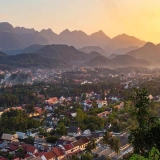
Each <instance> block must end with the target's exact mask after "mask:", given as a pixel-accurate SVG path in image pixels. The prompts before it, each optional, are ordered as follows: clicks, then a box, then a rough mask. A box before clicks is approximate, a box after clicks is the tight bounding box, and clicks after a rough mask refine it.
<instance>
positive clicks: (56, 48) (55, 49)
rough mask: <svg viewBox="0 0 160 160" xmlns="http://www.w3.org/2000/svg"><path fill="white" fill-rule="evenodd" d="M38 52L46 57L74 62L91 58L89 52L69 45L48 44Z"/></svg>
mask: <svg viewBox="0 0 160 160" xmlns="http://www.w3.org/2000/svg"><path fill="white" fill-rule="evenodd" d="M37 53H39V54H40V55H41V56H43V57H45V58H50V59H58V60H62V61H66V62H68V63H72V64H76V63H81V62H84V61H86V60H88V59H89V56H88V54H86V53H83V52H81V51H78V50H77V49H75V48H74V47H73V46H67V45H46V46H44V47H43V48H41V49H40V50H38V51H37Z"/></svg>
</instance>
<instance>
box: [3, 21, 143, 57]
mask: <svg viewBox="0 0 160 160" xmlns="http://www.w3.org/2000/svg"><path fill="white" fill-rule="evenodd" d="M33 44H40V45H47V44H65V45H69V46H70V45H71V46H74V47H76V48H83V47H84V46H92V47H94V46H95V47H101V48H104V47H105V51H104V49H98V50H95V48H94V50H93V49H91V48H90V49H89V50H90V52H92V51H96V52H99V53H101V54H103V55H105V56H108V55H109V54H112V53H115V54H125V53H126V52H129V51H131V50H132V49H136V48H133V47H134V46H136V47H141V46H143V45H144V44H145V42H144V41H142V40H140V39H138V38H135V37H133V36H129V35H126V34H122V35H118V36H116V37H114V38H112V39H111V38H110V37H109V36H107V35H106V34H105V33H104V32H103V31H102V30H100V31H98V32H95V33H92V34H90V35H88V34H86V33H85V32H84V31H81V30H74V31H70V30H69V29H65V30H64V31H62V32H61V33H60V34H56V33H54V32H53V31H52V30H51V29H42V30H41V31H40V32H38V31H36V30H35V29H34V28H24V27H19V26H17V27H15V28H14V27H13V26H12V25H11V24H9V23H7V22H5V23H4V22H2V23H0V49H1V50H9V53H11V54H15V53H16V52H14V51H11V50H15V49H24V48H26V47H28V46H30V45H33ZM82 51H83V52H85V51H84V50H82ZM87 52H88V51H87Z"/></svg>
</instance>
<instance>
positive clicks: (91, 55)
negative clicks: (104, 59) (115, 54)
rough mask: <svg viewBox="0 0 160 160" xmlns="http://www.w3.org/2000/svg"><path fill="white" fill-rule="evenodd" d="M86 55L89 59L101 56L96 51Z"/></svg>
mask: <svg viewBox="0 0 160 160" xmlns="http://www.w3.org/2000/svg"><path fill="white" fill-rule="evenodd" d="M88 55H89V57H90V58H94V57H98V56H102V54H101V53H98V52H96V51H93V52H90V53H89V54H88Z"/></svg>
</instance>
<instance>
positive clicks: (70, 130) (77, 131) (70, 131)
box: [67, 126, 82, 136]
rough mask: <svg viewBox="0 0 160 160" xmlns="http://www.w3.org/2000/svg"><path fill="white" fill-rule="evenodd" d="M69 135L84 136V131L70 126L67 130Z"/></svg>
mask: <svg viewBox="0 0 160 160" xmlns="http://www.w3.org/2000/svg"><path fill="white" fill-rule="evenodd" d="M67 132H68V135H70V136H78V135H81V134H82V130H81V129H80V127H78V126H70V127H69V128H68V129H67Z"/></svg>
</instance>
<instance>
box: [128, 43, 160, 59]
mask: <svg viewBox="0 0 160 160" xmlns="http://www.w3.org/2000/svg"><path fill="white" fill-rule="evenodd" d="M127 55H130V56H133V57H135V58H138V59H144V60H147V61H151V62H154V61H157V60H158V59H160V50H159V48H158V47H157V46H156V45H154V44H153V43H151V42H148V43H146V44H145V45H144V46H143V47H141V48H139V49H136V50H133V51H130V52H128V53H127Z"/></svg>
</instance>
